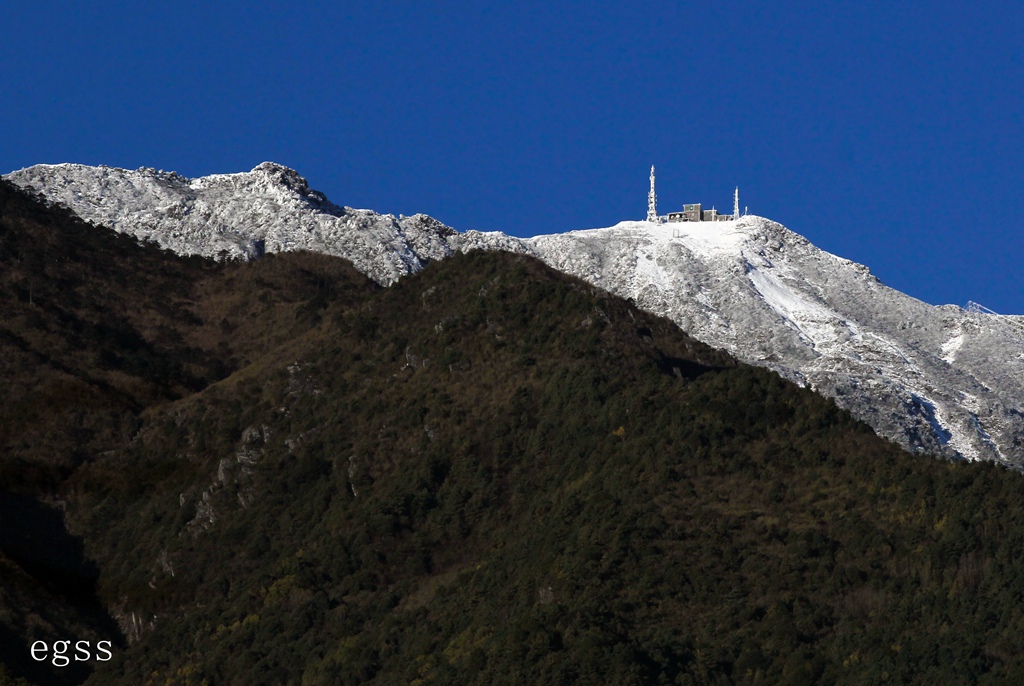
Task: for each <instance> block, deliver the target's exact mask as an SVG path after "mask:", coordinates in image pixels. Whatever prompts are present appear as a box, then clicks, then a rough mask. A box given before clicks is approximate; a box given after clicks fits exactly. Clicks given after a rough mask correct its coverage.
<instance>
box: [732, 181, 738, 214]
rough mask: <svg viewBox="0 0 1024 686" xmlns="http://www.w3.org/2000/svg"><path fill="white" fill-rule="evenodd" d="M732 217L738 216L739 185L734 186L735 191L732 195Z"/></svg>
mask: <svg viewBox="0 0 1024 686" xmlns="http://www.w3.org/2000/svg"><path fill="white" fill-rule="evenodd" d="M732 218H733V219H739V218H740V187H739V186H736V192H735V193H733V196H732Z"/></svg>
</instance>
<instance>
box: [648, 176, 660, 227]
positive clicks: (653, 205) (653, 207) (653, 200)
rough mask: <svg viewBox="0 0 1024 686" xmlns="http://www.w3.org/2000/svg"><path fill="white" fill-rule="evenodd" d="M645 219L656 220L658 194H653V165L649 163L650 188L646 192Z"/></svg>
mask: <svg viewBox="0 0 1024 686" xmlns="http://www.w3.org/2000/svg"><path fill="white" fill-rule="evenodd" d="M647 221H649V222H657V221H658V196H657V195H655V194H654V165H653V164H652V165H651V190H650V192H649V193H648V194H647Z"/></svg>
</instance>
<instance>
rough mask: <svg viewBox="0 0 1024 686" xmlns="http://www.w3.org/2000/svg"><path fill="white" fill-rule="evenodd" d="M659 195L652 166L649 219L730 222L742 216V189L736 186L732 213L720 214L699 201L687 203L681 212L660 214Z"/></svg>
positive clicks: (653, 220)
mask: <svg viewBox="0 0 1024 686" xmlns="http://www.w3.org/2000/svg"><path fill="white" fill-rule="evenodd" d="M657 200H658V197H657V195H656V194H655V192H654V166H653V165H652V166H651V190H650V191H649V192H648V193H647V221H649V222H653V223H656V224H660V223H661V222H673V223H674V222H728V221H734V220H736V219H739V218H740V216H741V215H740V189H739V186H737V187H736V190H735V192H734V193H733V196H732V214H719V212H718V210H716V209H715V208H714V206H712V207H711V209H710V210H705V209H704V208H703V206H702V205H701V204H700V203H699V202H698V203H686V204H684V205H683V209H682V211H680V212H669V213H668V214H666V215H664V216H659V215H658V208H657Z"/></svg>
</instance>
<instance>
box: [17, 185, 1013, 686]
mask: <svg viewBox="0 0 1024 686" xmlns="http://www.w3.org/2000/svg"><path fill="white" fill-rule="evenodd" d="M0 260H2V266H3V269H2V270H0V306H2V307H4V308H5V309H4V312H3V315H4V316H3V317H0V328H2V331H3V335H2V336H0V361H3V363H4V364H5V367H4V373H5V377H4V378H5V381H8V380H14V381H15V382H16V384H17V387H18V388H19V389H20V390H19V393H17V394H13V393H5V394H3V396H2V397H0V416H2V417H3V418H4V428H5V433H4V438H5V443H4V445H3V449H2V451H0V465H2V466H3V467H4V468H5V471H4V474H5V477H8V476H10V477H16V476H18V475H20V474H23V473H24V472H26V471H32V470H35V471H43V472H44V473H46V474H47V478H31V479H30V478H21V479H13V480H12V479H10V478H5V479H4V480H2V481H0V639H2V640H0V684H3V685H4V686H7V685H8V684H17V685H18V686H24V685H25V684H33V685H35V684H39V685H42V684H46V685H47V686H49V685H50V684H68V685H70V684H78V683H82V680H83V679H84V680H85V681H86V683H88V684H90V685H92V686H98V685H100V684H148V683H152V684H158V683H159V684H169V685H174V686H181V685H185V684H202V683H203V682H204V681H205V682H206V683H218V684H221V683H222V684H257V685H261V684H284V683H294V684H300V683H301V684H307V685H314V684H343V685H344V684H364V683H370V684H378V685H380V686H385V685H388V684H408V683H416V684H422V685H426V684H481V685H482V684H520V683H579V684H591V683H592V684H631V685H632V684H647V683H681V684H715V683H738V684H764V683H772V684H793V685H796V684H800V685H812V684H874V683H919V684H947V683H948V684H961V683H974V684H998V683H1019V682H1020V681H1021V679H1022V678H1024V657H1022V656H1024V650H1022V647H1024V646H1022V639H1021V637H1022V636H1024V615H1022V614H1021V613H1020V611H1019V609H1018V608H1019V602H1018V600H1019V598H1020V596H1021V594H1022V593H1024V586H1022V584H1024V581H1022V580H1024V558H1022V557H1021V556H1020V555H1019V554H1018V553H1019V550H1020V549H1021V546H1022V545H1024V524H1022V522H1024V477H1022V475H1021V474H1020V473H1018V472H1014V471H1011V470H1007V469H1004V468H1002V467H1000V466H998V465H994V464H991V463H981V464H966V463H963V462H949V461H945V460H936V459H929V458H921V457H914V456H910V455H907V454H906V453H905V452H903V451H902V450H900V449H899V448H897V447H896V446H895V445H893V444H892V443H890V442H888V441H884V440H882V439H880V438H878V437H877V436H876V435H874V433H873V432H872V431H871V430H870V429H869V427H867V425H865V424H863V423H861V422H858V421H856V420H854V419H853V418H852V417H851V416H850V415H849V414H848V413H846V412H844V411H843V410H841V409H839V408H837V407H836V405H835V404H834V403H832V402H830V401H828V400H826V399H825V398H823V397H821V396H820V395H818V394H815V393H813V392H811V391H810V390H809V389H807V388H800V387H798V386H797V385H795V384H793V383H791V382H789V381H787V380H785V379H783V378H781V377H780V376H779V375H777V374H775V373H772V372H770V371H768V370H766V369H762V368H757V367H752V366H749V365H745V364H742V363H739V362H737V361H736V360H735V359H734V358H732V357H731V356H729V355H728V354H727V353H725V352H723V351H719V350H715V349H712V348H709V347H708V346H706V345H704V344H702V343H700V342H698V341H696V340H694V339H693V338H692V337H690V336H688V335H687V334H685V333H684V332H682V331H681V330H680V329H679V328H678V327H677V326H675V325H674V324H673V323H672V322H671V321H670V320H668V319H665V318H662V317H658V316H656V315H652V314H650V313H647V312H644V311H643V310H641V309H639V308H638V307H636V305H635V304H634V303H630V302H628V301H627V300H624V299H622V298H620V297H617V296H614V295H611V294H609V293H608V292H606V291H605V290H603V289H600V288H596V287H594V286H592V285H589V284H587V283H586V282H583V281H581V280H580V279H577V278H575V277H572V276H569V275H566V274H563V273H561V272H558V271H556V270H554V269H552V268H550V267H548V266H546V265H545V264H543V263H542V262H541V261H539V260H537V259H535V258H533V257H532V256H529V255H524V254H510V253H507V252H497V251H490V252H484V251H472V252H469V253H466V254H454V255H452V256H451V257H449V258H447V259H444V260H438V261H435V262H433V263H431V264H429V265H427V266H426V267H425V268H424V269H422V270H419V271H418V272H416V273H414V274H411V275H409V276H408V277H406V278H402V279H400V280H398V281H397V282H396V283H394V284H393V285H392V286H391V287H390V288H381V287H379V286H378V285H375V284H373V283H372V282H370V281H369V280H368V279H366V278H365V277H363V276H362V275H361V274H359V273H358V272H356V270H355V269H354V268H353V267H352V266H351V264H350V263H348V262H346V261H344V260H342V259H338V258H334V257H330V256H325V255H319V254H313V253H308V252H304V251H297V252H291V253H281V254H269V255H266V256H264V257H263V258H261V259H258V260H254V261H249V262H239V261H221V262H214V261H210V260H203V259H199V258H195V257H192V258H184V257H181V256H178V255H176V254H173V253H171V252H169V251H163V250H161V249H159V247H158V246H156V245H152V244H139V243H137V242H136V241H135V240H133V239H131V238H130V237H128V236H125V235H123V234H116V233H114V232H112V231H110V230H109V229H106V228H102V227H93V226H89V225H87V224H85V223H84V222H82V221H81V220H79V219H78V218H77V217H75V216H74V215H73V214H71V213H70V212H68V211H66V210H63V209H62V208H59V207H47V206H44V205H43V204H41V203H40V202H37V201H35V200H33V198H31V197H30V196H28V195H26V194H25V193H23V192H19V191H17V190H15V189H12V188H10V187H9V186H8V185H7V184H5V183H0ZM104 323H106V324H107V325H108V327H107V328H104V327H103V326H102V325H103V324H104ZM15 351H20V352H19V353H17V354H15ZM161 360H166V363H164V364H161ZM41 363H43V364H41ZM62 388H63V389H67V392H63V393H58V392H54V389H57V390H60V389H62ZM76 389H85V390H76ZM126 395H127V398H128V400H125V399H124V396H126ZM25 408H28V409H30V410H31V413H32V414H31V421H26V417H27V416H28V415H27V413H23V414H22V415H21V418H22V419H21V421H20V423H19V412H22V411H23V410H24V409H25ZM114 419H116V420H117V421H113V420H114ZM37 423H38V424H39V425H41V426H45V427H46V433H48V434H49V436H48V441H49V442H48V444H47V445H46V446H44V448H43V449H42V450H36V451H33V450H32V445H31V443H32V442H34V441H35V440H36V439H37V438H38V437H39V436H40V435H42V434H43V433H44V432H42V431H41V430H40V429H39V428H38V427H37V426H36V424H37ZM25 434H27V435H29V436H30V437H31V438H32V439H33V440H32V441H22V440H19V439H20V437H22V436H23V435H25ZM51 446H52V447H55V448H56V449H58V451H70V452H68V453H67V459H62V460H60V461H59V464H58V465H56V466H52V465H50V463H49V462H48V454H49V452H50V447H51ZM48 468H49V469H50V471H48V472H46V471H45V470H47V469H48ZM1018 513H1021V515H1022V516H1021V517H1018V516H1017V514H1018ZM69 639H74V640H88V641H90V642H91V645H93V646H95V645H96V644H97V643H98V641H100V640H109V641H111V644H110V648H111V652H112V654H113V658H112V659H111V660H110V661H109V662H98V661H93V662H88V663H78V664H75V665H73V667H74V669H72V668H69V667H60V666H59V665H55V664H52V663H51V662H45V661H44V662H35V661H33V660H31V659H30V658H29V657H28V654H29V646H30V645H31V644H32V643H33V642H34V641H36V640H44V641H46V642H47V643H48V645H52V644H53V643H54V641H57V640H69Z"/></svg>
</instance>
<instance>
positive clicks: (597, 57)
mask: <svg viewBox="0 0 1024 686" xmlns="http://www.w3.org/2000/svg"><path fill="white" fill-rule="evenodd" d="M1022 29H1024V4H1021V3H1017V2H991V3H980V2H976V1H972V2H961V1H956V0H934V1H932V2H920V3H903V2H875V1H873V0H866V1H862V2H822V0H785V1H784V2H779V1H778V0H776V1H774V2H769V1H767V0H765V1H761V2H757V1H753V0H750V1H745V0H740V1H737V2H726V1H723V0H717V1H715V2H647V3H634V2H624V1H623V0H616V1H615V2H606V1H604V0H591V1H589V2H552V1H550V0H548V1H546V2H534V1H532V0H518V1H517V2H514V3H513V2H507V3H506V2H489V3H482V2H465V1H461V0H459V1H455V0H434V1H433V2H389V1H387V0H378V1H375V2H348V1H337V0H335V1H334V2H294V1H293V2H287V3H286V2H258V1H256V2H237V1H235V0H224V1H221V2H210V3H198V2H188V1H181V0H179V1H177V2H161V3H125V2H110V1H108V0H93V1H92V2H77V1H76V2H71V1H63V2H57V1H53V0H34V2H5V3H3V6H2V7H0V79H2V84H3V86H2V89H0V171H4V172H6V171H11V170H14V169H18V168H21V167H25V166H29V165H32V164H35V163H40V162H48V163H55V162H79V163H85V164H107V165H112V166H119V167H126V168H136V167H140V166H147V167H155V168H159V169H167V170H175V171H178V172H180V173H182V174H185V175H186V176H201V175H204V174H209V173H220V172H232V171H247V170H249V169H251V168H252V167H254V166H256V165H257V164H259V163H260V162H262V161H264V160H273V161H275V162H279V163H281V164H285V165H287V166H290V167H293V168H295V169H297V170H298V171H299V172H300V173H302V174H303V175H304V176H306V178H307V179H308V180H309V182H310V185H311V186H313V187H314V188H316V189H318V190H321V191H323V192H324V193H326V194H327V196H328V197H329V198H330V199H331V200H333V201H334V202H336V203H338V204H343V205H350V206H354V207H365V208H370V209H374V210H378V211H381V212H392V213H395V214H398V213H404V214H413V213H415V212H426V213H427V214H430V215H433V216H435V217H437V218H438V219H440V220H441V221H443V222H445V223H447V224H449V225H451V226H453V227H455V228H457V229H459V230H466V229H482V230H491V229H496V230H501V231H505V232H507V233H511V234H514V235H518V236H529V235H534V234H537V233H551V232H558V231H566V230H570V229H577V228H591V227H598V226H609V225H612V224H614V223H616V222H618V221H620V220H623V219H642V218H643V217H644V215H645V213H646V195H647V185H648V179H647V177H648V170H649V168H650V165H651V164H654V165H656V166H657V169H658V196H659V210H660V211H661V212H662V213H664V212H667V211H669V210H673V209H679V208H680V206H681V205H682V203H684V202H703V203H704V204H706V205H717V207H718V208H719V209H724V210H726V211H730V210H731V207H732V190H733V187H734V186H736V185H738V186H739V187H740V195H741V198H740V200H741V204H742V205H746V206H749V208H750V212H751V213H753V214H759V215H762V216H766V217H769V218H772V219H775V220H778V221H780V222H782V223H784V224H786V225H787V226H788V227H789V228H791V229H793V230H794V231H796V232H798V233H800V234H803V235H804V236H806V237H807V238H808V239H810V240H811V241H812V242H814V243H815V244H817V245H818V246H819V247H822V248H824V249H826V250H829V251H830V252H833V253H836V254H838V255H841V256H843V257H847V258H849V259H853V260H856V261H858V262H862V263H864V264H867V265H868V266H869V267H870V268H871V270H872V272H874V273H875V274H876V275H877V276H878V277H879V278H880V279H881V280H882V281H883V282H884V283H886V284H888V285H890V286H893V287H895V288H898V289H900V290H902V291H904V292H906V293H909V294H911V295H913V296H915V297H918V298H920V299H922V300H925V301H927V302H930V303H933V304H943V303H955V304H959V305H964V304H966V302H967V300H969V299H970V300H975V301H978V302H981V303H982V304H984V305H987V306H988V307H990V308H992V309H994V310H997V311H1000V312H1003V313H1016V314H1024V285H1022V279H1021V277H1022V272H1024V269H1022V266H1021V249H1022V247H1024V232H1022V224H1024V194H1022V193H1021V180H1022V171H1024V162H1022V153H1024V138H1022V133H1024V131H1022V126H1024V88H1022V86H1024V78H1022V76H1024V73H1022V72H1024V31H1022Z"/></svg>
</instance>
